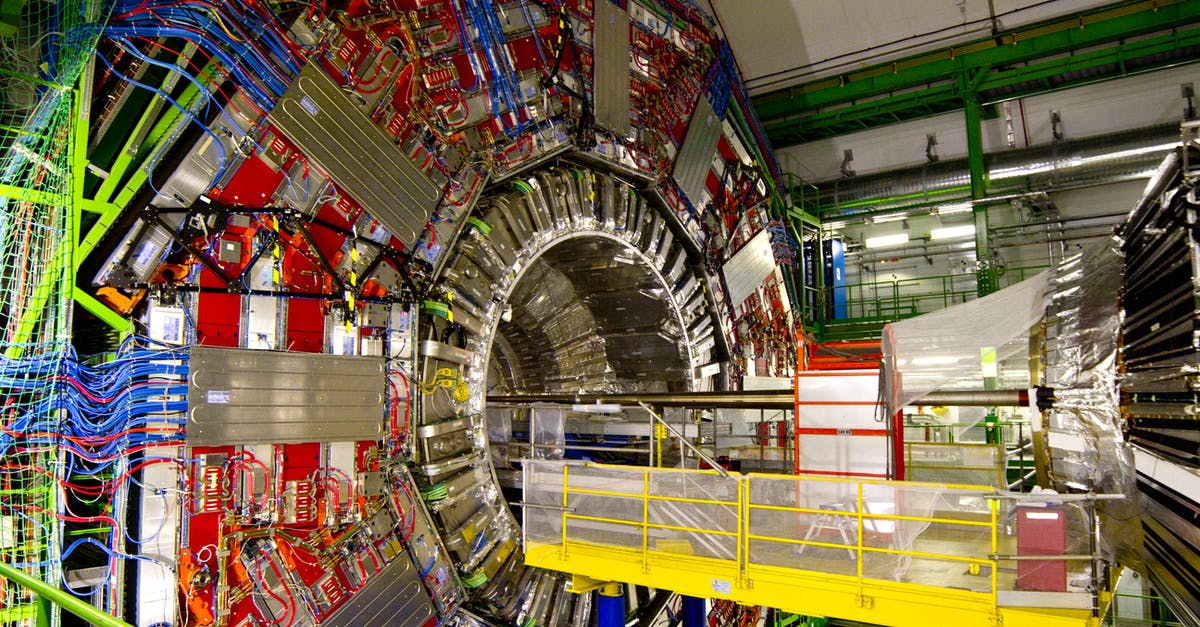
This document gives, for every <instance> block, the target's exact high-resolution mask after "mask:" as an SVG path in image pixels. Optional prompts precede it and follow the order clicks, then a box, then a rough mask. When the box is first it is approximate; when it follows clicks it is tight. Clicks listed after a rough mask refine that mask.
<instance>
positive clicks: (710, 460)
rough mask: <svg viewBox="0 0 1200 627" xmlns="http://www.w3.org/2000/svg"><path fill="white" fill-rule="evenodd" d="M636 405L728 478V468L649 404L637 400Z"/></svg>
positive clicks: (718, 472)
mask: <svg viewBox="0 0 1200 627" xmlns="http://www.w3.org/2000/svg"><path fill="white" fill-rule="evenodd" d="M638 405H640V406H641V407H642V409H643V410H645V411H646V413H647V414H650V416H651V417H653V418H654V419H655V420H657V421H658V422H660V423H662V426H663V428H665V429H666V430H667V431H669V432H671V435H673V436H675V437H676V438H678V439H679V442H680V443H681V444H683V445H685V446H687V447H688V449H690V450H691V451H692V452H693V453H695V454H696V457H699V458H700V459H702V460H704V463H706V464H708V465H709V466H711V467H712V469H713V470H715V471H717V474H719V475H721V476H722V477H724V478H726V479H728V478H729V471H728V470H725V469H724V468H723V467H721V465H720V464H718V463H717V460H715V459H713V458H711V457H709V456H708V454H707V453H705V452H704V451H702V450H700V449H699V448H697V447H696V445H695V444H692V443H691V442H689V441H688V439H687V436H685V435H683V434H682V433H680V432H679V431H677V430H676V429H675V427H672V426H671V425H670V424H668V423H667V421H666V420H663V417H662V416H659V415H658V414H656V413H654V410H653V409H650V406H649V405H647V404H645V403H642V402H639V403H638Z"/></svg>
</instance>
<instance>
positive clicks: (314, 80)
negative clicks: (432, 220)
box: [267, 63, 442, 244]
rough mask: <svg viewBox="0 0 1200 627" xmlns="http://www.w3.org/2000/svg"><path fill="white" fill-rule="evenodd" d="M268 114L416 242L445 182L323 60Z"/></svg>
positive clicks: (327, 170)
mask: <svg viewBox="0 0 1200 627" xmlns="http://www.w3.org/2000/svg"><path fill="white" fill-rule="evenodd" d="M267 119H268V121H270V123H271V124H272V125H274V126H275V127H276V128H278V129H279V130H280V132H281V133H282V134H283V135H284V136H286V137H287V138H288V139H289V140H291V141H292V142H293V143H295V144H296V145H297V146H298V147H299V148H300V150H301V151H302V152H303V153H304V154H305V156H307V157H308V159H309V161H310V162H311V163H313V164H315V165H316V166H317V167H318V169H320V170H321V171H323V172H325V174H327V175H328V176H329V178H330V179H332V180H333V181H334V182H335V183H336V184H337V186H338V188H339V189H342V190H345V192H346V193H348V194H349V195H350V196H351V197H352V198H354V200H356V201H357V202H358V203H359V204H360V205H362V206H363V208H364V209H366V210H367V211H368V212H369V213H370V214H371V215H372V216H374V217H375V218H377V219H378V220H379V221H380V222H382V223H383V225H384V226H385V227H386V228H387V230H388V231H389V232H391V233H392V234H394V235H396V236H397V237H399V238H400V240H401V241H403V242H404V243H405V244H412V243H413V242H416V240H417V235H418V233H420V231H421V229H423V228H424V226H425V222H426V221H427V220H428V219H429V214H430V212H431V211H433V208H434V207H435V206H437V202H438V199H439V198H440V197H441V193H442V185H441V183H439V182H436V181H435V180H433V179H432V178H430V177H429V176H428V175H426V174H425V173H424V172H423V171H421V170H420V169H419V168H417V166H416V165H414V164H413V163H412V161H411V160H410V159H408V158H407V157H406V156H405V155H404V154H403V153H402V152H401V151H400V149H399V148H397V146H396V145H395V143H394V141H393V140H392V138H391V136H389V135H388V134H387V133H386V132H385V131H384V130H383V129H380V128H379V127H377V126H375V124H374V123H372V122H371V120H370V119H369V118H368V117H367V116H366V115H365V114H364V113H363V111H362V109H360V108H359V107H358V105H357V103H355V102H354V100H352V99H351V97H350V96H349V95H347V94H346V93H345V92H344V91H342V90H341V89H339V88H338V86H337V85H336V84H335V83H334V82H333V79H331V78H329V76H328V75H327V74H325V72H324V71H322V70H321V69H320V64H319V63H310V64H308V65H306V66H305V67H304V69H303V70H301V71H300V75H299V76H298V77H297V78H296V80H295V82H293V83H292V86H291V87H289V88H288V90H287V91H286V92H285V93H284V94H283V97H282V98H280V100H279V104H277V105H276V106H275V109H274V110H272V111H271V114H270V116H268V118H267Z"/></svg>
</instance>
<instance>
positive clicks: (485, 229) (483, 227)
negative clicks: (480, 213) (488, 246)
mask: <svg viewBox="0 0 1200 627" xmlns="http://www.w3.org/2000/svg"><path fill="white" fill-rule="evenodd" d="M467 226H472V227H475V229H477V230H478V231H479V232H480V233H481V234H483V235H488V234H489V233H491V232H492V225H490V224H488V223H487V222H484V221H483V220H480V219H479V218H467Z"/></svg>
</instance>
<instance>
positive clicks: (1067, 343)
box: [1044, 242, 1141, 565]
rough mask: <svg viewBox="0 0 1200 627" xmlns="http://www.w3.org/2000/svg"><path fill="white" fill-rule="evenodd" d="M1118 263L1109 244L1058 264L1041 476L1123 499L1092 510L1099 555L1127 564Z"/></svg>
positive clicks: (1130, 509) (1133, 498)
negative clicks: (1045, 468) (1050, 400)
mask: <svg viewBox="0 0 1200 627" xmlns="http://www.w3.org/2000/svg"><path fill="white" fill-rule="evenodd" d="M1122 261H1123V260H1122V257H1121V255H1120V253H1119V252H1117V250H1116V247H1115V246H1114V243H1113V242H1105V243H1104V244H1103V245H1101V246H1096V247H1093V248H1090V249H1087V250H1085V251H1083V252H1081V253H1077V254H1075V255H1073V256H1071V257H1068V258H1066V259H1065V260H1063V262H1062V263H1061V264H1059V266H1058V268H1057V273H1056V276H1055V279H1054V283H1053V288H1052V291H1051V293H1050V295H1049V299H1048V303H1047V309H1046V321H1047V322H1046V340H1045V364H1046V365H1045V374H1044V384H1045V385H1046V386H1047V387H1052V388H1054V397H1055V401H1054V407H1053V408H1052V409H1051V410H1050V411H1048V412H1047V413H1046V416H1045V426H1044V432H1045V434H1046V445H1047V448H1048V449H1049V458H1050V468H1049V475H1050V481H1051V484H1052V487H1054V488H1055V489H1057V490H1059V491H1073V492H1082V491H1090V492H1098V493H1108V494H1125V495H1128V496H1129V497H1130V498H1129V499H1127V500H1124V501H1106V502H1104V503H1103V504H1102V505H1101V506H1100V508H1099V509H1100V513H1101V515H1102V521H1103V528H1104V534H1103V541H1104V542H1105V543H1106V544H1107V546H1104V547H1102V549H1103V551H1104V553H1105V554H1107V555H1109V556H1111V555H1114V554H1116V555H1120V556H1121V561H1122V562H1123V563H1125V564H1126V565H1132V563H1133V562H1132V560H1133V558H1134V555H1135V553H1134V551H1133V550H1132V549H1134V548H1135V547H1136V546H1137V545H1138V544H1139V543H1140V534H1141V525H1140V524H1139V523H1138V514H1139V513H1140V505H1139V500H1138V499H1139V497H1138V496H1137V485H1136V484H1137V470H1136V468H1135V466H1134V462H1133V450H1132V448H1131V447H1130V446H1129V444H1128V443H1127V442H1126V441H1125V436H1124V433H1123V431H1122V418H1121V411H1120V393H1119V388H1118V386H1117V384H1118V348H1119V346H1120V342H1119V331H1120V316H1121V308H1120V305H1119V303H1118V300H1117V296H1116V295H1117V294H1118V292H1119V291H1120V288H1121V267H1122Z"/></svg>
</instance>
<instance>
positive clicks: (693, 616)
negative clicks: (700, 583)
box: [681, 596, 706, 627]
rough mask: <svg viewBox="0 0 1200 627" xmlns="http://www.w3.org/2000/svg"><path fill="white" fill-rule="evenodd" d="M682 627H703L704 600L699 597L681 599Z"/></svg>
mask: <svg viewBox="0 0 1200 627" xmlns="http://www.w3.org/2000/svg"><path fill="white" fill-rule="evenodd" d="M681 613H682V614H683V627H704V625H705V620H704V619H705V618H706V616H705V611H704V599H701V598H700V597H689V596H685V597H683V611H682V612H681Z"/></svg>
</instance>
